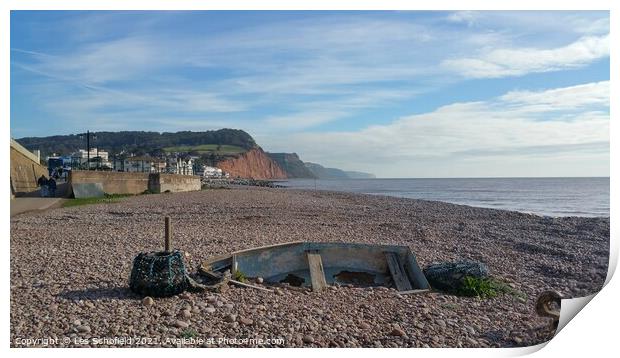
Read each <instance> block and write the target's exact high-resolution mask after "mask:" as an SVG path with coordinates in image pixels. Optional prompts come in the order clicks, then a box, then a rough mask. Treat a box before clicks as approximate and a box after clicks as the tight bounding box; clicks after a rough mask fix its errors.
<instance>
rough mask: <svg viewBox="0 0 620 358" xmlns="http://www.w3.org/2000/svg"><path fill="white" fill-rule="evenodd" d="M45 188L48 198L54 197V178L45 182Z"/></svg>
mask: <svg viewBox="0 0 620 358" xmlns="http://www.w3.org/2000/svg"><path fill="white" fill-rule="evenodd" d="M47 187H48V188H49V196H50V197H52V198H55V197H56V180H54V178H50V179H49V180H48V181H47Z"/></svg>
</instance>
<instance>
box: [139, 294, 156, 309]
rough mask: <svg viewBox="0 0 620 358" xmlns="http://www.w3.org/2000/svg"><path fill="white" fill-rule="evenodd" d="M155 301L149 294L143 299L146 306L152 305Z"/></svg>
mask: <svg viewBox="0 0 620 358" xmlns="http://www.w3.org/2000/svg"><path fill="white" fill-rule="evenodd" d="M154 303H155V301H153V299H152V298H151V297H149V296H146V297H144V298H143V299H142V305H143V306H145V307H151V306H152V305H153V304H154Z"/></svg>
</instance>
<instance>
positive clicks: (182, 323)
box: [174, 320, 189, 328]
mask: <svg viewBox="0 0 620 358" xmlns="http://www.w3.org/2000/svg"><path fill="white" fill-rule="evenodd" d="M174 326H175V327H177V328H187V327H189V323H187V322H185V321H180V320H179V321H175V322H174Z"/></svg>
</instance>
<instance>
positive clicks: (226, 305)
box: [224, 303, 235, 310]
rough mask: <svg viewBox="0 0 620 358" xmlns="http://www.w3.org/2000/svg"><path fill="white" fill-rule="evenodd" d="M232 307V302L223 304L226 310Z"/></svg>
mask: <svg viewBox="0 0 620 358" xmlns="http://www.w3.org/2000/svg"><path fill="white" fill-rule="evenodd" d="M234 307H235V306H233V304H232V303H227V304H225V305H224V308H226V309H228V310H231V309H233V308H234Z"/></svg>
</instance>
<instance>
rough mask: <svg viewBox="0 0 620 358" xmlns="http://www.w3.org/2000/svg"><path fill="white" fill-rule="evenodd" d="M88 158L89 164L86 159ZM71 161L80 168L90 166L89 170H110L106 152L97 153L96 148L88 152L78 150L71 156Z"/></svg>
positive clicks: (110, 166) (110, 165)
mask: <svg viewBox="0 0 620 358" xmlns="http://www.w3.org/2000/svg"><path fill="white" fill-rule="evenodd" d="M89 158H90V164H87V163H88V159H89ZM71 159H72V160H71V161H72V162H73V163H75V164H77V165H78V166H80V167H82V166H83V167H86V166H87V165H89V166H90V168H91V169H96V168H104V169H107V168H112V163H110V162H109V161H108V152H106V151H104V150H100V151H98V152H97V148H91V150H90V152H89V151H87V150H84V149H79V150H78V151H77V152H74V153H72V154H71Z"/></svg>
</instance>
